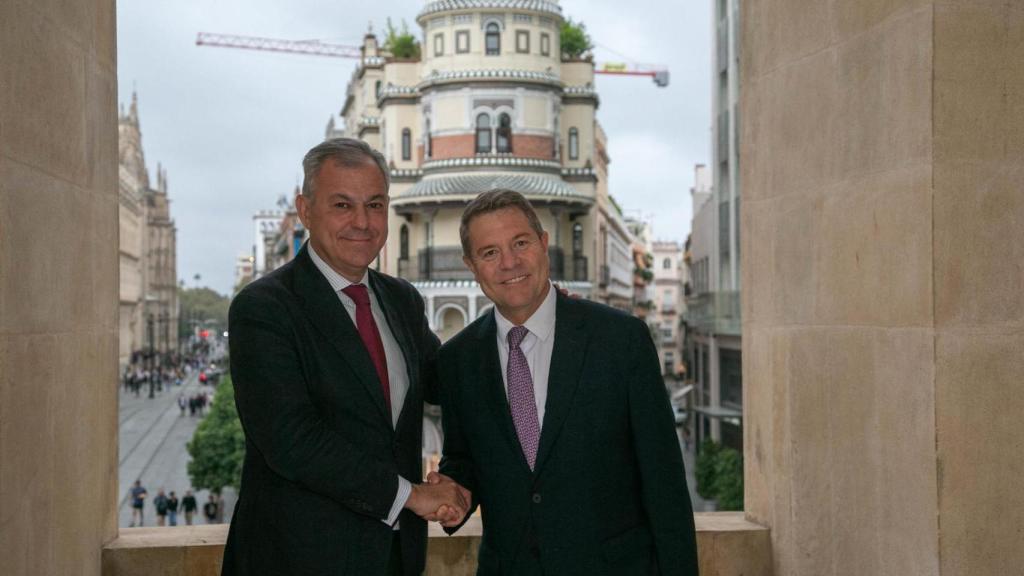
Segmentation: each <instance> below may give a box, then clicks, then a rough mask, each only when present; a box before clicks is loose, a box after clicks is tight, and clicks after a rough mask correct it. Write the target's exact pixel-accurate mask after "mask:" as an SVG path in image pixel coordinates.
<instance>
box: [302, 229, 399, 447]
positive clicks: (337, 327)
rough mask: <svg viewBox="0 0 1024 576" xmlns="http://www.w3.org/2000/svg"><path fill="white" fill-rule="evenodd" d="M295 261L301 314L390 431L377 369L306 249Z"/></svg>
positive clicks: (303, 249) (346, 312) (349, 318)
mask: <svg viewBox="0 0 1024 576" xmlns="http://www.w3.org/2000/svg"><path fill="white" fill-rule="evenodd" d="M295 259H296V263H295V264H296V270H295V293H296V294H297V295H298V296H299V299H300V300H301V302H302V309H303V311H304V312H305V314H306V316H307V317H308V318H309V320H310V322H312V323H313V325H314V326H316V328H317V330H319V331H320V332H321V333H322V334H323V335H324V337H325V338H326V339H327V341H328V342H330V343H331V345H332V346H334V348H335V349H336V350H337V351H338V354H339V355H340V356H341V357H342V359H343V360H344V361H345V362H347V363H348V364H349V365H350V366H351V367H352V369H353V371H354V372H355V373H356V375H357V376H358V377H359V381H360V382H361V383H362V385H363V386H364V387H365V388H366V391H367V392H368V393H369V394H370V398H371V399H372V401H373V404H374V405H375V406H376V407H377V410H378V411H379V412H380V415H381V416H383V417H385V418H387V421H388V424H389V426H388V428H391V426H390V423H391V415H390V414H388V413H387V407H386V406H385V404H384V392H383V390H382V389H381V385H380V379H379V378H378V377H377V369H376V368H375V367H374V366H373V360H371V359H370V353H369V352H367V351H366V346H364V345H363V341H362V339H361V338H360V337H359V331H358V330H357V329H356V326H355V324H354V323H353V322H352V318H351V317H350V316H349V315H348V311H346V310H345V306H344V305H343V304H342V303H341V300H339V299H338V295H337V294H335V293H334V291H333V290H332V289H331V285H330V283H328V282H327V279H326V278H324V275H323V274H321V273H320V270H318V269H317V267H316V265H315V264H313V260H312V259H311V258H310V256H309V252H308V248H306V247H305V246H303V248H302V250H301V251H300V252H299V253H298V254H297V255H296V256H295Z"/></svg>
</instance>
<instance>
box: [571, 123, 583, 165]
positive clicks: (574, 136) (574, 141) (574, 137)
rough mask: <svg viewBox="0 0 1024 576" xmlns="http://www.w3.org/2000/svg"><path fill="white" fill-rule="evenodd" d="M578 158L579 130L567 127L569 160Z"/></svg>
mask: <svg viewBox="0 0 1024 576" xmlns="http://www.w3.org/2000/svg"><path fill="white" fill-rule="evenodd" d="M579 159H580V131H579V130H577V129H575V128H569V160H579Z"/></svg>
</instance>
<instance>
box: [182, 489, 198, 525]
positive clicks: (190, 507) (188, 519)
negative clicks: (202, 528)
mask: <svg viewBox="0 0 1024 576" xmlns="http://www.w3.org/2000/svg"><path fill="white" fill-rule="evenodd" d="M196 507H197V504H196V497H195V496H193V495H192V491H191V490H185V496H184V497H182V499H181V509H182V510H183V511H184V512H185V524H187V525H188V526H191V525H192V516H193V515H195V513H196Z"/></svg>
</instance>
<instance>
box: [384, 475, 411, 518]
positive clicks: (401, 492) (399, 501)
mask: <svg viewBox="0 0 1024 576" xmlns="http://www.w3.org/2000/svg"><path fill="white" fill-rule="evenodd" d="M410 494H412V484H410V483H409V481H408V480H406V479H405V478H402V477H401V476H399V477H398V493H397V494H395V502H394V503H393V504H392V505H391V512H389V513H388V517H387V518H385V519H384V523H385V524H387V525H388V526H394V525H395V522H398V515H399V513H401V512H402V509H403V508H405V503H406V502H407V501H408V500H409V495H410Z"/></svg>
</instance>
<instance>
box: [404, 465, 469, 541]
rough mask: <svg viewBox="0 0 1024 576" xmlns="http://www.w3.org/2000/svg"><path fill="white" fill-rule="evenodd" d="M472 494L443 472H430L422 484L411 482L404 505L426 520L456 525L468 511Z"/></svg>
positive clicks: (446, 526)
mask: <svg viewBox="0 0 1024 576" xmlns="http://www.w3.org/2000/svg"><path fill="white" fill-rule="evenodd" d="M472 499H473V494H472V493H471V492H470V491H469V490H467V489H465V488H463V487H462V486H460V485H459V484H458V483H457V482H455V481H454V480H452V479H451V478H449V477H447V476H445V475H444V474H438V473H437V472H431V473H429V474H427V481H426V482H425V483H423V484H413V486H412V493H411V494H410V495H409V499H408V500H407V501H406V503H405V507H406V508H408V509H410V510H412V511H413V512H415V513H416V514H417V515H418V516H420V517H421V518H423V519H424V520H426V521H427V522H439V523H440V524H441V525H442V526H444V527H445V528H452V527H455V526H458V525H459V524H460V523H461V522H462V519H463V518H464V517H465V516H466V513H467V512H469V506H470V502H472Z"/></svg>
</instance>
